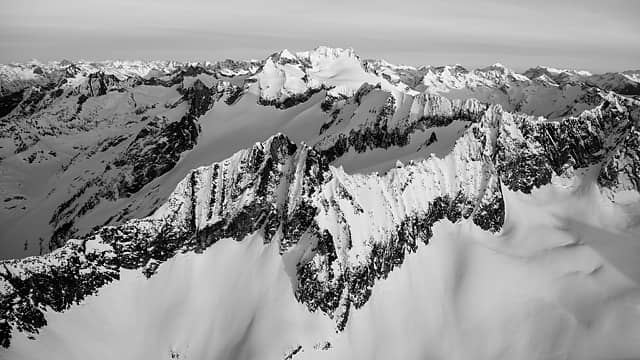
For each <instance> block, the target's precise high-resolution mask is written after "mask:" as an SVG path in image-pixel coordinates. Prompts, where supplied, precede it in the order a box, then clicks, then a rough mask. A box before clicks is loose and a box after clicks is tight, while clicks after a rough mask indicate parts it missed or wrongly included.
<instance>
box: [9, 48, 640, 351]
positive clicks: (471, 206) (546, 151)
mask: <svg viewBox="0 0 640 360" xmlns="http://www.w3.org/2000/svg"><path fill="white" fill-rule="evenodd" d="M349 57H351V55H350V54H349ZM278 60H279V61H280V62H286V63H287V65H291V66H294V65H297V64H296V63H295V61H299V60H296V59H290V56H288V55H287V54H286V53H285V54H284V55H283V54H280V56H279V58H278ZM310 63H311V64H312V63H313V61H310ZM305 66H307V65H305ZM310 66H313V65H310ZM322 86H325V85H321V86H320V88H322ZM384 86H385V85H380V86H379V87H377V86H370V85H362V86H358V88H357V89H355V91H354V92H353V93H352V94H349V95H345V94H333V95H330V94H329V95H327V98H326V99H328V104H327V105H326V108H327V109H331V112H332V113H333V114H335V116H334V117H331V118H330V119H329V120H328V121H329V122H331V121H334V122H335V123H341V124H342V125H340V126H345V127H344V128H341V129H342V130H340V131H338V130H334V129H335V128H334V127H333V126H332V125H331V124H330V125H328V126H327V127H326V129H324V130H323V131H324V132H326V133H327V136H326V137H323V138H322V139H321V141H319V142H318V143H317V144H315V146H309V145H305V144H304V143H296V142H294V141H292V140H290V139H289V138H288V137H287V136H286V135H283V134H277V135H274V136H272V137H270V138H269V139H268V140H266V141H264V142H260V143H256V144H255V145H254V146H252V147H250V148H248V149H246V150H241V151H239V152H237V153H235V154H234V155H233V156H231V157H230V158H228V159H226V160H223V161H220V162H216V163H214V164H212V165H209V166H204V167H198V168H196V169H193V170H191V171H189V172H188V174H187V175H186V176H185V177H184V178H183V180H181V181H180V182H179V183H178V185H177V186H176V188H175V189H174V190H173V192H172V193H171V194H170V195H169V197H168V199H167V200H166V201H165V202H164V203H163V204H162V205H161V206H160V207H159V208H158V209H157V210H155V211H154V212H153V214H151V215H150V216H148V217H145V218H141V219H132V220H128V221H126V222H123V223H122V224H119V225H113V226H103V227H99V228H97V229H95V230H93V231H91V232H89V233H88V234H87V235H86V236H83V237H80V238H76V239H71V240H68V241H66V242H65V244H64V245H63V246H61V247H60V248H58V249H56V250H54V251H52V252H51V253H48V254H46V255H42V256H36V257H29V258H25V259H21V260H5V261H2V262H1V263H0V294H1V296H0V306H1V309H2V314H3V315H2V321H0V343H1V344H2V345H3V346H5V347H7V346H9V344H10V339H11V334H12V332H14V331H24V332H30V333H37V332H38V329H40V328H42V327H43V326H45V325H46V324H47V320H46V318H45V315H44V310H45V309H53V310H54V311H64V310H66V309H68V308H69V307H70V306H72V305H73V304H75V303H78V302H80V301H82V300H83V299H84V298H85V297H86V296H88V295H91V294H95V293H96V292H97V291H99V289H100V288H101V287H102V286H104V285H105V284H107V283H110V282H112V281H117V279H118V278H119V272H120V270H121V269H140V271H142V272H143V273H144V274H145V275H146V276H153V275H154V273H155V271H156V269H157V267H158V266H159V265H160V264H162V263H163V262H164V261H166V260H167V259H169V258H171V257H173V256H174V255H176V254H177V253H182V252H191V251H196V252H198V251H202V250H204V249H206V248H207V247H209V246H211V245H212V244H214V243H215V242H217V241H219V240H220V239H226V238H231V239H234V240H237V241H241V240H243V239H244V238H245V237H246V236H247V235H249V234H252V233H255V232H260V233H262V234H263V235H264V239H265V241H267V242H274V243H277V244H278V246H279V249H280V253H281V254H282V256H283V257H287V258H289V259H292V260H293V261H291V263H293V264H295V268H294V269H290V270H291V272H292V273H293V274H295V276H293V277H292V280H291V281H292V283H293V284H292V285H293V286H292V288H293V289H294V292H295V297H296V299H297V300H298V301H300V302H301V303H303V304H305V305H306V306H307V307H308V309H309V310H311V311H321V312H323V313H325V314H327V315H328V316H330V317H331V318H332V319H334V321H335V324H336V328H337V330H338V331H339V330H341V329H343V328H344V326H345V324H346V323H347V322H348V320H349V314H350V312H351V311H354V310H355V309H358V308H360V307H361V306H363V305H364V304H365V303H366V302H367V301H368V299H369V297H370V295H371V291H372V288H373V287H374V286H375V285H376V283H377V282H378V281H379V280H380V279H383V278H385V277H387V276H388V275H389V273H390V272H391V271H393V270H394V269H395V268H397V267H399V266H402V264H403V262H404V260H405V258H406V257H408V256H411V254H412V253H413V252H415V251H416V249H417V248H418V247H419V246H422V245H423V244H428V242H429V240H430V238H431V237H432V226H433V225H434V224H435V223H436V222H438V221H441V220H448V221H451V222H458V221H460V220H463V219H468V220H469V221H472V222H473V223H475V224H476V225H477V226H478V227H480V228H482V229H483V230H485V231H490V232H496V233H497V232H500V231H501V228H502V224H503V221H504V218H505V207H504V200H503V192H504V191H516V192H522V193H531V192H532V191H535V189H536V188H538V187H541V186H544V185H546V184H549V183H551V182H553V181H554V180H555V179H558V178H572V177H578V176H581V175H580V174H581V171H583V170H594V169H595V171H598V174H599V175H598V176H597V184H598V186H599V187H600V189H601V191H603V192H605V193H606V194H607V195H608V196H609V197H610V198H611V199H612V201H615V199H616V195H617V194H619V193H622V192H632V193H638V192H639V191H640V178H639V174H640V154H639V153H638V152H639V151H640V147H638V143H639V141H640V131H639V130H638V126H639V125H640V124H639V121H640V120H639V119H640V116H639V115H638V114H639V107H638V103H637V101H636V100H633V99H631V98H628V97H624V96H620V95H617V94H615V93H608V94H607V93H602V94H601V101H600V104H599V105H597V106H595V107H593V108H592V109H588V110H584V111H582V112H580V113H579V114H576V115H575V116H570V117H567V118H564V119H561V120H549V119H545V118H542V117H539V116H535V115H528V114H523V113H518V112H511V111H508V110H505V109H504V107H503V106H502V105H499V104H498V105H497V104H484V103H482V102H479V101H477V100H469V99H464V100H460V99H457V100H456V99H454V100H450V99H447V98H446V97H442V96H438V95H434V94H429V93H422V94H420V93H416V94H409V95H407V96H410V99H411V101H410V104H411V105H410V106H409V108H410V109H413V110H416V109H421V110H419V111H413V112H411V114H412V115H411V116H408V117H401V118H402V119H404V120H405V122H403V123H398V124H390V122H389V120H390V119H394V118H395V117H394V116H396V114H398V113H399V109H402V108H403V107H402V106H401V105H400V104H402V103H403V101H402V99H403V98H404V97H403V95H401V96H397V94H396V93H395V92H394V91H395V90H394V89H386V90H385V89H384ZM193 89H195V90H194V91H195V92H194V93H191V95H185V96H186V97H188V99H189V101H188V104H189V105H188V109H189V110H187V112H186V115H184V117H182V119H181V120H180V121H184V122H190V123H191V124H192V125H189V126H191V127H192V128H193V129H194V132H193V135H191V134H190V133H189V132H188V131H187V132H186V134H189V135H188V136H187V137H188V138H191V137H192V138H193V139H197V134H198V131H199V130H198V124H197V120H196V119H197V117H198V116H199V115H201V114H202V113H203V112H204V111H206V109H209V108H210V107H211V106H213V105H212V104H213V101H210V100H207V99H210V98H211V96H212V94H214V93H215V92H212V91H210V89H211V88H210V87H207V86H204V87H203V86H202V85H200V84H195V85H194V86H193ZM198 89H200V91H199V90H198ZM205 89H208V90H205ZM306 91H307V90H305V92H303V93H305V94H307V92H306ZM188 93H189V92H185V94H188ZM229 94H230V93H229V92H226V93H224V97H225V98H227V99H228V98H229ZM376 94H377V95H376ZM374 95H376V96H378V95H379V96H383V97H384V98H385V99H387V100H384V101H382V102H379V101H377V102H376V104H377V105H378V106H379V107H380V109H381V111H377V112H375V114H376V115H375V116H372V117H367V118H366V119H365V120H367V121H365V122H362V123H357V126H356V127H355V128H354V127H352V126H350V125H349V122H350V121H356V120H357V116H341V115H340V114H341V113H347V114H353V109H354V108H358V107H360V106H362V104H363V102H366V99H367V97H368V96H374ZM278 96H280V95H278ZM305 96H306V95H305ZM214 98H215V96H214ZM221 98H222V97H221ZM263 99H264V97H263ZM363 99H365V100H363ZM398 99H400V100H398ZM407 99H409V98H407ZM301 101H303V100H301ZM273 104H276V106H278V105H277V104H286V102H282V103H280V102H276V103H273ZM273 104H272V105H273ZM289 105H290V104H287V105H286V106H289ZM385 109H386V111H385ZM433 109H435V110H433ZM189 114H192V115H191V117H190V115H189ZM416 114H418V115H416ZM398 116H399V115H398ZM354 119H355V120H354ZM460 119H462V120H464V122H466V124H467V126H466V128H465V130H464V132H463V134H462V135H461V136H460V137H459V138H458V139H457V140H456V141H455V144H454V145H453V148H452V150H451V151H450V152H449V153H448V154H447V155H446V156H443V157H436V156H430V157H427V158H424V159H422V160H415V161H412V162H410V163H409V164H407V165H402V166H398V167H396V168H393V169H390V170H389V171H387V172H386V173H382V174H379V173H369V174H348V173H347V172H345V171H344V170H343V169H342V168H340V167H335V166H333V165H332V161H334V160H335V159H337V158H339V157H340V156H342V155H343V154H345V153H346V152H348V151H351V150H354V151H356V152H363V151H366V150H367V149H374V148H389V147H391V146H397V147H402V146H405V145H406V144H407V142H408V141H409V140H408V139H410V136H411V134H413V133H415V132H417V131H422V130H424V129H429V128H434V127H442V126H446V125H447V124H449V123H451V121H454V120H460ZM345 124H346V125H345ZM351 125H353V123H351ZM181 129H183V128H182V127H181ZM396 129H397V130H396ZM181 132H182V130H181ZM143 148H144V149H148V148H149V147H148V146H144V147H143ZM162 149H164V147H162ZM181 151H182V150H181ZM181 151H178V154H179V153H180V152H181ZM176 161H177V160H176ZM134 168H135V165H134ZM134 171H135V170H134ZM135 178H140V177H139V176H136V177H135Z"/></svg>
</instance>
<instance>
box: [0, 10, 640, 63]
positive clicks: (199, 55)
mask: <svg viewBox="0 0 640 360" xmlns="http://www.w3.org/2000/svg"><path fill="white" fill-rule="evenodd" d="M0 1H4V4H3V11H2V13H0V62H1V63H11V62H26V61H29V60H31V59H38V60H40V61H43V62H47V61H51V60H61V59H69V60H77V59H87V60H104V59H140V60H151V59H158V60H178V61H205V60H208V61H215V60H221V59H225V58H234V59H250V58H256V59H262V58H265V57H266V56H268V55H269V54H271V53H273V52H275V51H278V50H282V49H284V48H287V49H290V50H292V51H301V50H309V49H312V48H315V47H316V46H318V45H326V46H331V47H343V48H344V47H352V48H354V49H355V51H356V53H358V55H360V56H361V57H362V58H374V59H385V60H387V61H389V62H391V63H396V64H407V65H415V66H420V65H443V64H454V63H459V64H462V65H463V66H465V67H469V68H475V67H481V66H487V65H490V64H493V63H496V62H500V63H503V64H505V65H507V66H509V67H511V68H514V69H515V70H519V71H522V70H524V69H526V68H529V67H532V66H536V65H547V66H554V67H560V68H576V69H585V70H590V71H594V72H604V71H621V70H630V69H639V68H640V25H639V23H640V22H638V21H637V17H638V15H640V2H637V1H632V0H627V1H625V0H615V1H607V2H601V1H596V0H586V1H550V0H542V1H536V2H525V1H510V0H490V1H483V2H482V3H480V2H474V1H471V0H460V1H451V2H448V3H441V2H435V1H416V0H411V1H407V0H401V1H394V2H391V3H390V2H384V1H378V0H376V1H364V0H357V1H352V2H349V3H342V2H338V1H333V0H331V1H327V2H324V3H315V2H308V1H298V2H286V1H284V0H274V1H271V2H269V3H268V4H265V3H263V2H260V1H257V0H250V1H245V2H242V3H240V2H235V3H221V4H217V3H215V2H207V1H204V0H187V1H182V2H170V1H167V0H137V1H135V2H134V1H125V0H112V1H108V2H105V1H97V0H62V1H58V2H57V3H56V6H52V5H51V2H50V1H45V0H22V1H20V2H10V1H9V0H0Z"/></svg>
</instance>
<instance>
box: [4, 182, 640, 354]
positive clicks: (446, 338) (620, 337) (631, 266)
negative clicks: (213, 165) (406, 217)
mask: <svg viewBox="0 0 640 360" xmlns="http://www.w3.org/2000/svg"><path fill="white" fill-rule="evenodd" d="M505 206H506V220H505V225H504V228H503V231H502V232H501V233H500V234H498V235H492V234H490V233H487V232H484V231H482V230H481V229H479V228H478V227H476V226H475V225H473V224H472V223H470V222H468V221H462V222H459V223H456V224H452V223H450V222H448V221H447V220H444V221H442V222H439V223H437V224H436V226H435V227H434V229H433V231H434V235H433V238H432V240H431V241H430V243H429V244H428V245H420V246H419V248H418V250H417V252H416V253H415V254H414V255H412V256H410V257H408V258H407V260H406V262H405V263H404V264H403V265H402V266H401V267H400V268H399V269H398V270H396V271H394V272H392V273H391V274H390V275H389V277H388V278H387V279H385V280H382V281H380V283H379V285H378V286H376V287H375V288H374V290H373V294H372V296H371V300H370V301H369V302H368V303H367V304H365V306H364V307H362V308H361V309H359V310H357V311H354V312H353V314H352V315H351V316H352V317H351V320H350V322H349V323H348V324H347V326H346V328H345V330H344V331H343V332H341V333H335V332H334V331H333V327H332V325H331V321H330V320H329V319H327V318H325V317H324V316H322V315H321V314H320V313H308V312H307V311H306V310H305V308H304V307H303V306H302V305H301V304H298V303H296V302H295V299H294V297H293V293H292V290H293V289H292V288H291V283H290V279H289V278H288V275H287V273H286V269H287V264H286V258H283V257H280V256H279V255H278V250H277V246H275V244H268V245H264V244H263V238H262V237H261V236H259V235H252V236H249V237H247V238H245V239H244V240H242V241H241V242H240V243H236V242H232V241H229V240H222V241H220V242H218V243H216V244H215V245H213V246H212V247H211V248H209V249H208V250H206V251H205V252H204V253H202V254H186V255H179V256H177V257H176V258H174V259H172V260H170V261H168V262H167V263H165V264H163V265H161V266H160V268H159V269H158V273H157V274H156V275H155V276H154V277H152V278H151V279H146V278H144V277H142V276H140V274H138V273H136V272H131V271H125V272H123V274H122V279H121V280H120V281H119V282H117V283H114V284H113V285H109V286H107V287H105V288H104V289H102V290H100V291H99V292H98V294H97V295H96V296H92V297H89V298H88V299H87V300H86V301H85V302H84V304H83V305H81V306H76V307H73V308H72V309H71V310H69V311H68V312H65V313H61V314H60V313H53V312H52V313H50V314H48V315H47V317H48V318H49V319H50V320H49V325H48V326H47V327H46V328H44V329H43V330H42V332H41V333H40V334H39V335H37V336H36V339H37V340H35V341H34V340H29V339H28V338H27V337H26V336H25V335H24V334H16V337H15V340H14V345H12V347H11V348H10V349H9V350H5V352H4V353H3V355H6V357H7V358H8V359H40V358H42V356H46V357H47V358H50V359H85V358H92V359H102V358H104V359H111V358H114V357H115V358H120V359H157V358H167V359H168V358H172V356H179V358H180V359H182V358H187V359H189V358H213V359H285V358H287V357H286V356H287V355H289V354H292V353H293V352H294V351H293V350H296V349H299V350H298V351H297V352H296V354H295V355H294V356H292V357H291V358H293V359H389V358H402V359H425V358H434V359H461V360H464V359H469V358H474V359H505V360H506V359H523V360H527V359H540V360H542V359H544V360H550V359H576V360H585V359H632V358H637V357H639V356H640V345H639V344H640V308H639V306H638V305H639V304H640V266H638V263H637V261H635V260H636V259H637V256H638V254H640V244H639V243H638V241H637V239H638V238H639V237H640V228H639V227H638V220H639V219H640V218H639V215H640V213H639V212H638V210H639V209H638V208H636V209H632V208H625V207H621V206H619V205H614V204H612V203H611V202H610V201H609V200H608V199H607V198H606V197H603V195H602V194H601V193H600V191H599V189H598V188H597V187H596V186H595V184H594V174H593V171H591V172H589V171H587V172H584V173H583V174H582V175H580V176H579V177H577V178H575V179H574V180H573V181H571V182H567V181H565V180H563V179H557V180H556V182H555V183H554V184H550V185H547V186H545V187H543V188H540V189H538V190H535V191H534V192H533V193H532V194H531V195H523V194H520V193H515V192H509V191H506V192H505ZM634 211H635V212H634ZM630 257H631V259H634V261H629V259H630ZM132 299H135V300H132ZM299 347H300V348H299ZM45 354H46V355H45Z"/></svg>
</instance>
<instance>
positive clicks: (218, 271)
mask: <svg viewBox="0 0 640 360" xmlns="http://www.w3.org/2000/svg"><path fill="white" fill-rule="evenodd" d="M0 345H1V346H2V347H1V348H0V358H2V359H43V358H46V359H67V360H69V359H287V360H288V359H295V360H299V359H300V360H301V359H460V360H466V359H525V360H526V359H532V360H533V359H545V360H549V359H580V360H584V359H637V358H640V71H625V72H620V73H605V74H592V73H589V72H587V71H581V70H562V69H555V68H551V67H543V66H539V67H536V68H532V69H529V70H526V71H524V72H522V73H518V72H515V71H513V70H511V69H509V68H507V67H505V66H503V65H501V64H494V65H492V66H488V67H484V68H479V69H475V70H468V69H465V68H464V67H462V66H460V65H452V66H437V67H434V66H422V67H412V66H405V65H401V66H400V65H393V64H390V63H388V62H386V61H383V60H365V59H361V58H360V57H359V56H358V55H356V53H355V52H354V51H353V50H352V49H337V48H328V47H318V48H316V49H314V50H311V51H305V52H291V51H288V50H283V51H280V52H277V53H274V54H272V55H270V56H268V57H267V58H265V59H263V60H251V61H236V60H225V61H219V62H213V63H211V62H204V63H181V62H172V61H151V62H144V61H102V62H89V61H67V60H63V61H59V62H50V63H46V64H45V63H39V62H36V61H33V62H30V63H25V64H10V65H0Z"/></svg>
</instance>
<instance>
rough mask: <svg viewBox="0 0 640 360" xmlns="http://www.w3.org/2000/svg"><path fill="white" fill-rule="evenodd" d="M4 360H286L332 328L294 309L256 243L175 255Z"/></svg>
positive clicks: (274, 259)
mask: <svg viewBox="0 0 640 360" xmlns="http://www.w3.org/2000/svg"><path fill="white" fill-rule="evenodd" d="M48 317H49V323H50V326H48V327H47V328H46V329H44V330H43V332H42V333H41V334H40V336H38V339H39V340H38V341H33V340H29V339H28V338H27V337H26V336H18V337H16V340H15V343H14V345H13V346H12V347H11V348H10V349H9V350H8V351H4V352H2V353H0V357H2V358H7V359H15V360H18V359H25V360H26V359H33V360H37V359H43V358H44V357H46V358H49V359H68V360H72V359H78V360H80V359H95V360H99V359H105V360H106V359H123V360H124V359H140V360H142V359H175V358H179V359H281V358H283V357H284V356H285V354H286V353H287V352H290V351H291V350H292V349H295V348H296V347H297V346H298V344H303V345H304V346H305V347H308V348H313V346H314V345H316V344H317V343H319V342H320V341H321V340H323V339H325V338H326V336H327V335H328V334H330V333H331V332H332V329H333V325H332V322H331V321H330V320H329V319H328V318H326V317H325V316H323V315H322V314H321V313H315V314H313V313H309V312H308V311H307V310H306V308H305V307H304V305H302V304H300V303H298V302H297V301H296V300H295V298H294V296H293V290H292V288H291V282H290V279H289V276H288V275H287V273H286V269H285V265H284V264H283V262H282V258H281V257H280V255H279V254H278V250H277V246H276V245H275V244H271V245H264V244H263V240H262V238H261V237H260V236H259V235H251V236H248V237H247V238H246V239H245V240H243V241H242V242H236V241H231V240H222V241H220V242H218V243H216V244H215V245H213V246H212V247H211V248H209V249H207V250H206V251H205V252H204V253H202V254H194V253H191V254H185V255H179V256H177V257H175V258H174V259H172V260H170V261H168V262H167V263H165V264H163V265H162V266H161V267H160V268H159V269H158V273H157V274H156V276H154V277H152V278H151V279H147V278H145V277H144V276H142V275H141V274H140V273H139V272H136V271H123V273H122V274H121V280H120V281H119V282H117V283H114V284H113V285H110V286H107V287H105V288H104V289H102V290H101V291H100V292H99V293H98V294H97V295H95V296H92V297H89V298H88V299H87V301H86V302H85V303H84V304H83V305H82V306H78V307H74V308H73V309H72V310H71V311H69V312H66V313H64V314H58V313H51V314H49V315H48Z"/></svg>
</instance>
